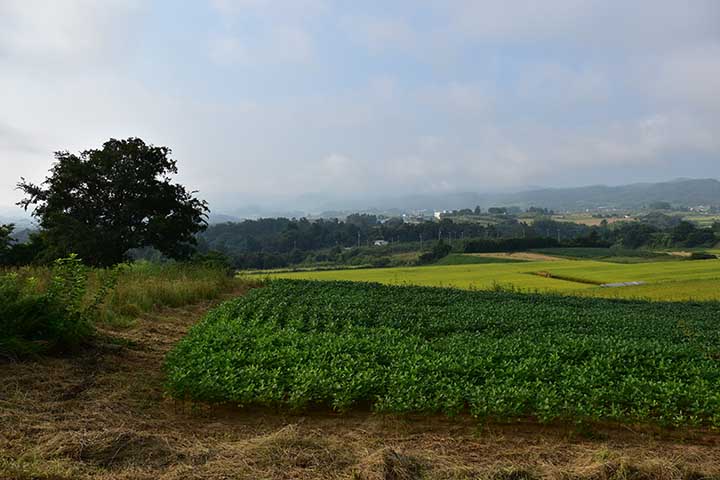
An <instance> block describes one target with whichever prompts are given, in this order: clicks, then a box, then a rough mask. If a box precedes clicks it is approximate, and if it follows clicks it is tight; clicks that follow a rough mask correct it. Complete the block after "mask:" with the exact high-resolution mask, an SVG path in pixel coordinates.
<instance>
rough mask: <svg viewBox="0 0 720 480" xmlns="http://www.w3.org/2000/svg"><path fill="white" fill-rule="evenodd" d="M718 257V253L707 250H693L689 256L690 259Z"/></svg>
mask: <svg viewBox="0 0 720 480" xmlns="http://www.w3.org/2000/svg"><path fill="white" fill-rule="evenodd" d="M717 258H718V257H717V255H713V254H712V253H707V252H692V253H691V254H690V256H689V257H687V259H688V260H717Z"/></svg>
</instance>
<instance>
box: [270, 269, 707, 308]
mask: <svg viewBox="0 0 720 480" xmlns="http://www.w3.org/2000/svg"><path fill="white" fill-rule="evenodd" d="M533 273H542V275H544V276H541V275H535V274H533ZM269 277H270V278H291V279H308V280H350V281H360V282H379V283H385V284H391V285H422V286H437V287H441V286H444V287H457V288H463V289H481V290H482V289H492V288H495V287H497V286H498V285H501V286H512V287H514V288H517V289H520V290H525V291H540V292H563V293H582V294H590V295H592V294H597V295H604V294H605V291H606V290H609V289H606V288H601V287H599V286H598V285H599V284H604V283H617V282H634V281H639V282H646V283H648V285H643V286H642V288H640V287H621V288H616V289H613V290H616V291H617V293H615V292H612V293H610V294H609V295H613V296H624V297H625V298H635V297H640V296H642V297H646V298H649V299H654V300H664V299H668V300H670V299H675V300H685V299H696V298H697V299H704V300H711V299H717V300H720V261H715V260H703V261H688V260H682V261H672V262H650V263H638V264H619V263H608V262H598V261H592V260H561V261H554V262H547V261H545V262H517V263H491V264H476V265H473V264H469V265H433V266H427V267H404V268H371V269H361V270H331V271H320V272H291V273H280V274H274V275H269ZM553 277H554V278H553ZM701 280H702V281H705V283H704V284H703V287H704V289H703V292H702V293H701V294H698V295H695V293H694V291H693V290H692V289H693V286H694V285H696V284H694V283H691V284H689V285H686V284H684V283H683V282H697V281H701ZM663 282H673V284H674V285H675V286H676V287H681V288H678V289H677V290H676V294H675V295H673V296H672V297H668V298H666V297H665V294H667V293H668V292H672V291H673V290H672V287H669V288H668V287H663V286H662V283H663ZM712 285H717V286H718V288H717V289H714V292H713V288H712ZM656 286H657V287H658V290H657V291H653V288H654V287H656Z"/></svg>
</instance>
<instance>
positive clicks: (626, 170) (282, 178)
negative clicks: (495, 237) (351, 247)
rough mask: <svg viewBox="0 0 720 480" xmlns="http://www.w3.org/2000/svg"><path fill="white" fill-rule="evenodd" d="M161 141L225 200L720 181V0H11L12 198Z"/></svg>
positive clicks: (6, 187) (4, 51) (189, 181)
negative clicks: (109, 151) (119, 148)
mask: <svg viewBox="0 0 720 480" xmlns="http://www.w3.org/2000/svg"><path fill="white" fill-rule="evenodd" d="M130 136H133V137H140V138H142V139H144V140H145V141H146V142H147V143H152V144H155V145H165V146H168V147H170V148H172V150H173V157H174V158H175V159H176V160H177V161H178V167H179V169H180V174H179V176H178V177H177V179H178V181H181V182H183V183H184V184H186V185H187V186H188V187H190V188H191V189H193V190H198V191H199V196H201V197H202V198H205V199H207V200H208V201H209V202H210V205H211V207H212V208H213V209H215V210H216V211H217V210H224V211H232V210H233V209H235V208H239V206H240V205H243V204H247V203H253V204H257V205H275V206H279V205H282V204H283V203H284V204H285V206H286V208H288V209H290V208H293V207H298V206H302V203H303V201H304V200H303V199H306V200H307V199H311V198H312V199H318V198H322V199H334V200H333V201H337V202H338V205H339V204H340V203H342V201H343V199H349V198H355V199H373V198H379V197H387V196H390V197H392V196H402V195H410V194H442V193H447V192H464V191H472V192H497V191H511V190H520V189H525V188H528V187H529V186H555V187H561V186H577V185H587V184H600V183H604V184H624V183H631V182H638V181H658V180H669V179H672V178H676V177H696V178H698V177H702V178H707V177H714V178H717V177H720V2H719V1H717V0H684V1H677V0H622V1H621V0H616V1H615V0H535V1H533V0H500V1H490V0H474V1H473V0H382V1H380V0H377V1H376V0H364V1H361V2H359V1H357V0H62V1H59V0H0V206H7V205H12V204H13V203H14V202H16V201H18V200H19V199H20V193H19V192H18V191H17V190H15V189H14V186H15V184H16V183H17V182H18V180H19V178H20V177H21V176H22V177H26V178H27V179H29V180H32V181H41V180H42V179H43V178H44V177H45V175H46V174H47V170H48V168H49V167H50V165H51V164H52V161H53V154H52V152H54V151H57V150H69V151H79V150H83V149H87V148H97V147H100V146H101V145H102V143H103V142H104V141H105V140H107V139H108V138H126V137H130Z"/></svg>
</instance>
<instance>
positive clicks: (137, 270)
mask: <svg viewBox="0 0 720 480" xmlns="http://www.w3.org/2000/svg"><path fill="white" fill-rule="evenodd" d="M237 284H238V280H236V279H234V278H232V276H230V275H228V272H227V271H226V270H223V269H222V268H217V267H216V266H213V265H204V264H197V263H195V264H193V263H167V264H151V263H147V262H140V263H135V264H128V265H120V266H118V267H115V268H112V269H98V268H88V267H86V266H84V265H83V264H82V262H81V261H80V260H79V259H78V258H77V257H75V256H71V257H69V258H66V259H60V260H57V261H56V262H55V263H54V264H53V265H52V266H51V267H24V268H19V269H13V270H6V271H5V272H0V357H6V358H17V357H23V356H28V355H33V354H39V353H60V352H66V351H70V350H74V349H76V348H77V347H79V346H81V345H82V344H83V343H84V342H87V341H88V340H89V339H90V337H92V336H93V334H94V332H95V325H96V324H98V323H99V322H103V323H106V324H113V325H116V326H118V325H119V326H122V325H127V324H128V323H129V322H131V321H133V320H134V319H135V318H137V317H138V316H139V315H141V314H142V313H144V312H149V311H152V310H155V309H157V308H160V307H178V306H182V305H188V304H193V303H198V302H200V301H204V300H210V299H213V298H216V297H218V296H219V295H221V294H223V293H225V292H228V291H230V290H232V289H233V288H234V286H236V285H237Z"/></svg>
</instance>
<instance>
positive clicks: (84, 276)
mask: <svg viewBox="0 0 720 480" xmlns="http://www.w3.org/2000/svg"><path fill="white" fill-rule="evenodd" d="M118 272H119V267H118V268H116V269H114V270H111V271H110V272H109V274H108V275H106V278H105V279H104V280H103V281H102V282H101V286H100V288H98V290H97V291H96V292H95V294H94V295H93V296H92V298H91V299H90V301H88V298H87V297H88V269H87V268H86V267H85V266H84V265H83V264H82V262H81V261H80V259H79V258H77V256H76V255H71V256H69V257H67V258H62V259H58V260H56V261H55V263H54V265H53V267H52V270H51V276H50V279H49V283H48V285H47V287H46V289H45V291H44V292H39V291H38V290H39V289H38V288H37V285H36V284H37V279H36V277H32V276H29V277H28V276H21V275H18V274H17V273H12V274H7V275H3V276H0V354H2V355H4V356H8V357H14V356H24V355H28V354H33V353H42V352H47V351H66V350H72V349H75V348H77V347H78V346H80V344H82V343H83V342H84V341H86V340H87V339H88V338H89V337H90V336H92V335H93V333H94V326H93V323H94V320H95V319H96V318H97V316H98V310H99V306H100V305H101V304H102V303H103V302H104V301H105V298H106V297H107V295H108V293H109V292H110V291H111V290H112V288H113V287H114V285H115V282H116V281H117V275H118Z"/></svg>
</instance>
